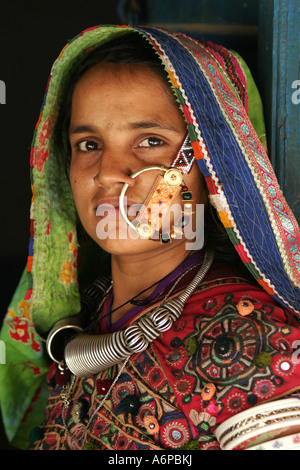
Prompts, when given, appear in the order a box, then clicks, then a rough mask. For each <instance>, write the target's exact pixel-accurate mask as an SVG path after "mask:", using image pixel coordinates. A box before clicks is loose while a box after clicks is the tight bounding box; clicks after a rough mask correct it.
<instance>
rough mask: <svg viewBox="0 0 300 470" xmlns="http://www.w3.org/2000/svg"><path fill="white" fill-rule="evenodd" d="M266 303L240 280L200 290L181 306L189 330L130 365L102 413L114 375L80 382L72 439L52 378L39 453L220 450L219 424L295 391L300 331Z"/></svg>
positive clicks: (172, 333) (169, 335)
mask: <svg viewBox="0 0 300 470" xmlns="http://www.w3.org/2000/svg"><path fill="white" fill-rule="evenodd" d="M230 288H232V291H230ZM212 291H213V293H214V297H213V298H212V297H211V292H212ZM246 295H247V296H248V298H251V299H252V302H253V305H255V308H254V309H253V311H252V312H251V313H250V314H249V315H247V316H241V315H240V313H239V310H238V305H239V302H240V301H241V300H243V299H245V298H246ZM268 299H269V297H268V296H267V294H265V293H264V292H263V291H261V290H260V289H259V288H257V287H254V286H253V285H251V284H248V285H247V284H245V281H243V280H241V279H234V278H226V279H223V280H222V279H219V280H217V281H212V282H211V283H208V284H203V285H202V286H201V287H200V288H199V290H198V291H197V292H196V293H195V294H194V296H193V297H192V298H191V299H190V300H189V301H188V302H187V304H186V306H185V309H184V312H183V316H182V318H181V319H180V320H181V324H183V323H184V325H185V327H184V328H181V327H180V325H179V323H180V322H179V321H178V322H175V324H174V326H173V328H172V329H171V330H169V331H168V332H166V333H165V334H164V335H163V336H162V337H161V338H158V339H157V340H155V341H154V342H153V343H152V345H151V347H150V348H149V349H148V350H146V351H144V352H142V353H140V354H136V355H134V356H132V357H131V359H130V361H129V362H128V364H127V365H126V367H125V369H124V371H123V372H122V374H121V375H120V377H119V379H118V381H117V383H116V384H115V386H114V387H113V388H112V390H111V392H110V394H109V395H108V397H107V399H106V401H105V402H104V404H103V406H102V407H101V408H100V409H99V410H98V411H97V412H96V413H95V409H96V408H97V406H98V405H99V403H100V402H101V400H102V398H103V393H102V392H104V391H105V392H106V393H107V390H108V389H109V387H110V385H111V383H112V380H113V379H114V377H115V376H116V375H117V371H118V367H117V366H115V367H113V368H111V369H108V370H107V371H103V372H101V373H100V374H98V375H97V376H94V377H89V378H85V379H80V378H77V379H76V381H75V385H74V388H73V392H72V395H71V398H70V405H69V407H68V409H67V411H66V412H65V415H64V417H65V422H66V425H67V432H66V431H65V430H64V426H63V422H62V419H61V415H62V413H63V408H62V400H61V397H60V393H61V390H62V388H61V387H62V386H61V385H59V384H55V372H54V370H52V371H51V372H50V375H49V383H51V384H52V385H53V386H54V389H53V391H52V393H51V396H50V399H49V402H48V407H47V412H46V418H45V422H44V424H43V425H42V427H41V429H42V430H43V433H44V437H43V438H42V439H40V440H37V441H36V443H35V444H33V448H44V449H48V448H53V447H54V448H57V449H73V448H76V449H80V448H81V447H82V443H80V442H79V441H78V439H79V438H80V437H81V436H83V433H85V432H86V437H85V442H86V443H87V444H86V445H93V446H96V448H98V449H116V450H122V449H137V450H143V449H149V450H150V449H152V450H154V449H182V448H186V446H188V445H189V443H193V442H194V443H195V442H196V443H198V446H199V448H201V449H218V448H219V447H218V443H217V442H216V439H215V437H214V429H215V428H216V426H218V424H220V423H221V422H223V421H224V420H226V419H228V418H229V417H231V416H233V415H234V414H236V413H239V412H241V411H243V410H245V409H247V408H249V407H251V406H254V405H256V404H258V403H260V402H263V401H265V400H270V399H274V398H275V397H276V396H284V395H288V394H289V393H291V392H293V391H294V390H295V389H296V388H297V387H298V388H299V385H297V384H298V383H299V380H298V377H299V376H300V365H297V364H293V363H292V358H291V355H292V351H293V347H292V344H293V341H294V340H295V339H296V338H298V328H297V327H296V328H293V327H292V326H291V325H292V321H291V317H290V315H289V314H287V313H285V312H284V311H283V310H282V309H281V308H278V307H277V306H276V304H270V303H269V302H268ZM208 307H211V308H208ZM138 315H141V313H139V314H138ZM187 345H189V347H188V348H187ZM191 346H192V347H191ZM291 368H292V371H293V373H292V374H291V372H290V371H291ZM103 387H104V389H103V390H102V388H103ZM99 389H100V394H99ZM88 423H89V424H88ZM87 424H88V428H87V429H86V428H85V427H86V425H87ZM191 445H192V444H191Z"/></svg>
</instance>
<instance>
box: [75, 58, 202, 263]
mask: <svg viewBox="0 0 300 470" xmlns="http://www.w3.org/2000/svg"><path fill="white" fill-rule="evenodd" d="M185 135H186V125H185V121H184V119H183V116H182V113H181V112H180V111H179V109H178V107H177V104H176V102H175V99H174V97H173V95H172V94H171V91H170V90H169V89H168V88H167V86H166V85H165V83H164V82H163V80H162V79H161V78H160V77H159V76H158V75H156V74H155V72H153V71H152V70H151V69H149V68H148V67H145V66H135V67H134V69H133V68H132V67H131V66H129V65H119V64H106V65H103V64H102V65H101V66H100V65H99V66H95V67H93V68H92V69H90V70H89V71H87V72H86V73H85V74H84V75H83V77H82V78H81V79H80V80H79V81H78V83H77V85H76V87H75V90H74V93H73V98H72V110H71V121H70V129H69V138H70V144H71V149H72V156H71V168H70V181H71V187H72V191H73V195H74V200H75V204H76V207H77V210H78V214H79V217H80V220H81V222H82V224H83V226H84V228H85V230H86V231H87V233H88V234H89V235H90V236H91V237H92V238H93V239H94V240H95V241H96V242H97V243H98V244H99V245H100V246H101V247H102V248H103V249H104V250H106V251H108V252H110V253H114V254H121V253H122V254H130V253H139V252H143V251H145V250H146V251H147V250H150V251H151V250H153V249H155V250H156V249H163V247H162V246H161V243H160V242H157V241H155V242H154V241H152V240H145V239H141V238H137V235H136V233H134V230H133V229H131V228H130V227H129V226H128V225H127V224H126V222H125V221H124V219H123V217H122V216H121V214H120V211H119V195H120V191H121V189H122V187H123V185H124V183H128V189H127V191H126V199H127V206H126V210H129V211H130V210H131V213H133V212H134V210H132V209H134V207H135V206H134V204H143V203H144V201H145V199H146V197H147V195H148V193H149V191H150V189H151V187H152V185H153V183H154V181H155V179H156V177H157V175H158V172H157V171H149V172H145V173H143V174H142V175H140V176H139V177H137V178H135V179H133V178H131V177H130V175H131V174H132V173H133V172H135V171H137V170H140V169H141V168H144V167H146V166H151V165H163V166H166V167H169V166H170V164H171V163H172V161H173V159H174V157H175V155H176V154H177V152H178V150H179V148H180V146H181V144H182V142H183V140H184V138H185ZM184 180H185V183H186V185H187V186H188V187H189V189H190V190H191V191H192V192H193V195H195V194H199V189H200V188H199V186H200V183H199V182H200V177H199V170H198V168H197V165H193V168H192V171H191V172H190V173H189V174H188V175H187V176H185V177H184ZM180 201H181V197H180V196H178V197H177V198H176V200H175V201H174V202H178V203H179V202H180ZM197 202H199V201H197ZM99 214H102V215H99ZM101 224H102V225H101ZM104 226H105V235H101V233H102V234H103V228H104ZM183 242H184V240H183V239H181V240H175V241H174V242H173V241H172V243H175V244H176V243H177V244H179V243H183Z"/></svg>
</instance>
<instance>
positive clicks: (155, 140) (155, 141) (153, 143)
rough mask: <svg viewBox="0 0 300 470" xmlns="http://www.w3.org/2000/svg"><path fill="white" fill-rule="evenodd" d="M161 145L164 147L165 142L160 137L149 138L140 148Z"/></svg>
mask: <svg viewBox="0 0 300 470" xmlns="http://www.w3.org/2000/svg"><path fill="white" fill-rule="evenodd" d="M161 145H164V141H163V140H161V139H159V138H158V137H147V139H144V140H142V142H141V143H140V144H139V145H138V147H143V148H151V147H159V146H161Z"/></svg>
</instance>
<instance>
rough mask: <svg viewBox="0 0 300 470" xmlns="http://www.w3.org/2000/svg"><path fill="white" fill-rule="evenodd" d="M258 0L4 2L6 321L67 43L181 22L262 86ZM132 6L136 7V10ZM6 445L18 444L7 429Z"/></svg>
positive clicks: (2, 302)
mask: <svg viewBox="0 0 300 470" xmlns="http://www.w3.org/2000/svg"><path fill="white" fill-rule="evenodd" d="M257 4H258V1H257V0H251V1H250V0H249V1H248V2H247V1H243V0H227V1H225V0H223V1H221V0H195V1H194V0H185V1H182V0H177V1H176V0H172V1H171V2H170V1H169V0H148V1H145V0H144V1H143V0H141V1H137V0H136V1H118V0H103V1H101V0H98V1H91V0H82V1H81V2H79V1H76V0H74V1H58V0H51V1H50V2H47V3H43V2H39V1H36V0H25V1H24V0H23V1H21V0H18V1H16V0H14V1H10V2H9V4H8V5H6V6H5V7H4V6H3V5H1V6H0V10H1V11H0V80H3V81H4V82H5V84H6V104H4V105H0V125H1V131H0V135H1V143H0V157H1V166H0V204H1V218H0V220H1V230H0V234H1V239H0V268H1V269H0V325H1V322H2V320H3V317H4V315H5V312H6V309H7V307H8V304H9V302H10V299H11V297H12V295H13V293H14V290H15V288H16V285H17V283H18V281H19V278H20V275H21V273H22V271H23V269H24V267H25V264H26V258H27V252H28V242H29V211H30V199H31V190H30V167H29V155H30V146H31V140H32V136H33V130H34V127H35V124H36V122H37V120H38V116H39V110H40V107H41V104H42V101H43V96H44V91H45V88H46V83H47V80H48V77H49V74H50V69H51V65H52V63H53V62H54V60H55V59H56V58H57V56H58V55H59V53H60V51H61V49H62V48H63V47H64V45H65V44H66V43H67V42H68V41H69V40H70V39H72V38H73V37H74V36H76V35H77V34H78V33H79V32H81V31H82V30H84V29H86V28H88V27H91V26H95V25H97V24H125V23H131V24H132V23H136V22H138V23H139V24H159V25H163V26H164V27H169V29H176V23H179V24H180V25H181V27H180V26H179V29H180V30H186V32H188V33H191V34H193V35H194V36H195V37H199V36H202V37H205V39H212V40H215V41H216V42H219V43H222V44H223V45H225V46H227V47H232V48H234V49H235V50H237V51H238V52H239V53H240V54H241V55H242V56H243V57H244V58H245V60H246V61H247V62H248V65H249V66H250V67H251V69H252V71H253V73H254V76H255V78H256V79H257V82H258V85H259V77H257V72H256V70H257V67H256V61H257ZM134 5H138V6H139V8H140V10H139V13H138V15H136V14H132V12H133V10H132V7H133V6H134ZM126 7H128V8H131V10H129V15H128V14H127V9H126ZM170 7H171V8H170ZM188 23H191V24H192V25H191V28H190V30H189V25H188ZM197 24H198V27H196V29H195V25H196V26H197ZM182 25H183V26H182ZM210 25H211V31H210ZM216 26H217V29H216ZM231 28H232V32H230V30H231ZM0 449H10V446H9V445H8V443H7V441H6V439H5V437H4V434H3V431H1V429H0Z"/></svg>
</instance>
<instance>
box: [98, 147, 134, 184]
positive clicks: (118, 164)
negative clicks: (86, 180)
mask: <svg viewBox="0 0 300 470" xmlns="http://www.w3.org/2000/svg"><path fill="white" fill-rule="evenodd" d="M135 164H136V163H135V162H134V158H132V156H131V155H130V154H129V153H128V152H127V153H126V152H122V151H120V150H119V149H109V148H107V149H105V150H103V152H102V155H101V159H100V161H99V162H98V164H97V166H96V167H95V172H94V176H93V179H94V183H95V185H97V186H101V187H102V188H104V189H115V188H116V187H118V186H122V185H123V184H125V183H127V184H128V185H129V187H131V186H133V185H134V184H135V182H134V179H133V178H131V177H130V175H131V174H132V173H133V172H134V171H135Z"/></svg>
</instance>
